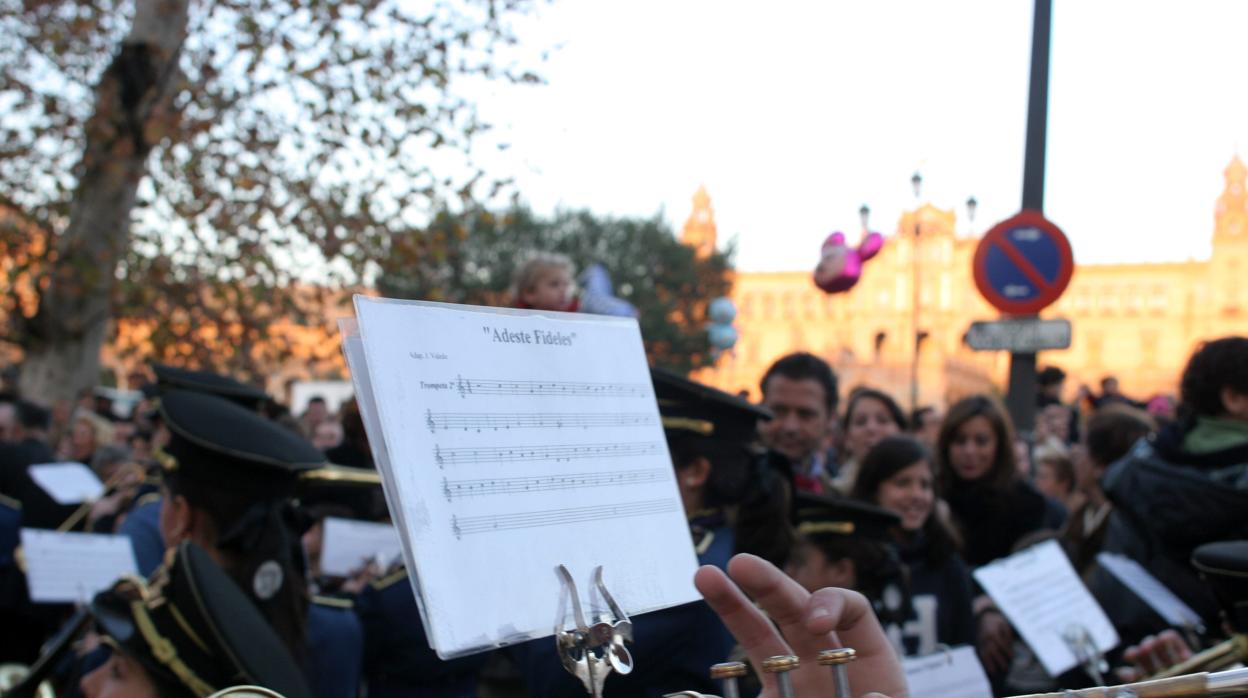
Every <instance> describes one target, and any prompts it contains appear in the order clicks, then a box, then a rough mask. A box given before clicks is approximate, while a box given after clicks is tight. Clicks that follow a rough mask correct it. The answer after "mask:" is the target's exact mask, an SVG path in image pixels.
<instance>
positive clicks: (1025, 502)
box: [936, 395, 1065, 567]
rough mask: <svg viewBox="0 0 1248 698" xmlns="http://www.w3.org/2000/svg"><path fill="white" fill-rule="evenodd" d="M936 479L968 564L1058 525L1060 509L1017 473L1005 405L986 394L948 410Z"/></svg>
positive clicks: (978, 562)
mask: <svg viewBox="0 0 1248 698" xmlns="http://www.w3.org/2000/svg"><path fill="white" fill-rule="evenodd" d="M936 444H937V451H936V459H937V463H938V465H939V467H938V473H939V474H938V476H937V481H938V484H939V487H940V491H941V494H942V495H943V496H944V497H945V499H946V500H947V501H948V502H949V509H950V512H951V513H952V515H953V522H954V524H955V527H956V530H957V531H958V532H959V533H960V534H961V536H962V539H963V541H964V545H965V547H964V548H963V551H962V554H963V557H965V558H966V562H967V564H969V565H971V566H972V567H979V566H980V565H986V564H988V563H989V562H992V561H993V560H996V559H998V558H1002V557H1005V556H1007V555H1009V554H1010V553H1011V552H1013V548H1014V544H1015V543H1017V542H1018V541H1019V539H1021V538H1022V537H1023V536H1025V535H1027V534H1029V533H1032V532H1034V531H1038V530H1040V529H1044V528H1052V529H1057V528H1059V527H1060V526H1061V523H1062V520H1063V519H1065V512H1064V511H1062V509H1061V508H1060V506H1059V505H1057V504H1056V503H1055V502H1050V501H1049V500H1047V499H1046V498H1045V496H1044V495H1042V494H1040V493H1039V492H1038V491H1037V490H1036V489H1035V488H1034V487H1032V486H1031V484H1029V483H1028V482H1026V481H1025V480H1023V479H1022V478H1020V477H1019V476H1018V469H1017V468H1016V467H1015V464H1014V448H1013V444H1014V429H1013V427H1012V425H1011V424H1010V421H1009V416H1007V415H1006V413H1005V410H1004V409H1003V408H1002V407H1001V406H1000V404H998V403H997V402H996V401H995V400H993V399H992V398H990V397H988V396H986V395H975V396H973V397H969V398H966V399H964V400H962V401H961V402H958V403H957V404H955V405H954V406H953V407H952V408H950V409H949V414H948V415H947V416H946V417H945V423H944V426H942V427H941V429H940V436H939V438H938V439H937V441H936Z"/></svg>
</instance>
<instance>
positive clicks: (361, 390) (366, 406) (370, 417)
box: [338, 318, 412, 569]
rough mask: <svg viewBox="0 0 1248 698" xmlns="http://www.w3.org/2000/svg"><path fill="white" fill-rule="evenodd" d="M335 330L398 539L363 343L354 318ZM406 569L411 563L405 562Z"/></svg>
mask: <svg viewBox="0 0 1248 698" xmlns="http://www.w3.org/2000/svg"><path fill="white" fill-rule="evenodd" d="M338 329H339V331H340V332H341V333H342V353H343V355H344V356H345V357H346V359H347V369H348V370H349V371H350V372H351V384H352V386H353V387H354V388H355V403H356V405H358V406H359V408H360V419H361V420H362V421H363V422H364V431H365V433H366V434H368V447H369V449H370V450H371V451H372V452H373V463H374V465H375V466H376V467H377V472H378V473H380V474H381V483H382V490H383V491H384V492H385V495H386V508H387V509H389V511H390V518H391V519H392V520H393V521H394V522H395V524H396V525H397V526H398V528H399V532H400V535H402V532H403V530H404V526H403V520H402V518H403V509H402V508H401V507H399V506H398V500H397V499H394V497H395V486H394V483H393V481H392V477H391V473H392V472H393V471H394V469H393V468H391V467H390V452H389V451H387V450H386V440H385V438H384V436H383V434H382V431H381V421H380V418H379V417H378V416H377V401H376V398H374V397H373V384H372V380H371V379H370V378H369V375H368V362H367V357H365V356H364V340H363V339H362V338H361V337H360V327H359V323H357V322H356V320H355V318H344V319H342V320H339V321H338ZM406 562H407V564H408V567H409V569H410V568H411V565H412V561H411V560H407V561H406Z"/></svg>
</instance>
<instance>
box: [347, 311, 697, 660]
mask: <svg viewBox="0 0 1248 698" xmlns="http://www.w3.org/2000/svg"><path fill="white" fill-rule="evenodd" d="M356 311H357V319H358V322H359V327H360V334H361V336H362V338H363V340H364V351H365V356H366V363H367V369H368V372H369V375H370V378H371V383H372V387H373V389H374V391H375V393H374V397H375V400H376V406H377V409H378V417H379V419H380V422H381V426H382V429H383V431H384V433H385V442H386V448H387V450H388V451H389V455H390V461H391V464H390V465H391V467H392V469H393V479H394V483H395V485H396V486H397V494H398V495H399V496H398V499H399V501H398V502H397V504H398V505H399V506H400V507H401V508H402V509H403V520H404V526H405V528H406V533H407V537H406V540H405V541H404V543H405V545H410V546H411V548H412V554H413V556H414V557H415V564H416V570H417V574H418V576H419V580H420V590H421V602H422V603H423V604H424V609H423V610H424V613H425V616H426V620H427V621H428V622H427V625H426V628H427V630H428V631H429V633H430V640H431V646H433V647H434V649H436V650H437V651H438V654H439V655H440V656H443V657H450V656H455V655H459V654H463V653H466V652H471V651H476V650H481V649H486V648H489V647H493V646H497V645H499V644H506V643H511V642H517V641H520V640H523V639H527V638H532V637H543V636H548V635H550V634H551V632H552V630H553V625H554V620H555V616H556V615H557V611H558V602H559V591H560V586H559V582H558V578H557V577H556V574H555V569H556V567H557V566H558V565H559V564H561V563H562V564H565V565H567V567H568V568H569V570H570V571H571V573H572V575H573V578H574V579H575V580H576V582H577V584H578V588H579V590H580V593H581V596H582V601H583V602H584V603H585V604H587V606H588V605H589V604H590V603H591V601H592V599H591V597H590V594H589V591H588V590H589V588H590V579H591V574H592V571H593V569H594V567H595V566H597V565H602V566H603V568H604V579H605V582H606V585H607V588H608V589H609V590H610V591H611V592H612V594H613V595H614V596H615V599H616V600H617V601H618V602H619V603H620V605H621V606H622V607H623V608H624V610H625V612H627V613H629V614H630V615H632V614H639V613H644V612H647V611H652V610H656V609H659V608H665V607H668V606H672V605H676V604H680V603H687V602H689V601H694V600H696V599H697V598H698V596H697V592H696V591H695V590H694V588H693V582H692V578H693V572H694V570H695V569H696V566H697V561H696V557H695V555H694V552H693V546H692V542H691V540H690V537H689V531H688V528H687V524H686V521H685V516H684V512H683V510H682V506H681V501H680V496H679V493H678V491H677V488H676V483H675V477H674V473H673V471H672V465H671V459H670V457H669V456H668V453H667V445H666V441H665V440H664V437H663V430H662V426H661V423H660V421H659V415H658V408H657V404H656V403H655V399H654V392H653V387H652V385H651V382H650V374H649V369H648V367H647V365H646V361H645V354H644V351H643V349H642V343H641V334H640V331H639V329H638V327H637V323H636V321H635V320H633V319H631V318H628V319H625V318H603V317H599V316H577V315H568V314H562V313H544V314H541V313H533V312H519V311H508V310H500V309H488V308H473V307H468V306H448V305H436V304H425V303H400V302H393V301H385V300H377V299H370V298H364V297H361V296H357V297H356Z"/></svg>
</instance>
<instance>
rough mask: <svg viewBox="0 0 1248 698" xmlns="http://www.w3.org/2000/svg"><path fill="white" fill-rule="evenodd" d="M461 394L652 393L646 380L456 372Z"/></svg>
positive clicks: (613, 394) (639, 394)
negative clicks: (477, 375)
mask: <svg viewBox="0 0 1248 698" xmlns="http://www.w3.org/2000/svg"><path fill="white" fill-rule="evenodd" d="M454 386H455V389H456V390H458V391H459V396H460V397H464V398H467V397H477V396H482V395H515V396H525V395H529V396H533V395H554V396H558V397H639V398H645V397H650V385H649V384H646V383H590V382H585V381H522V380H494V379H482V378H464V377H463V376H456V377H455V381H454Z"/></svg>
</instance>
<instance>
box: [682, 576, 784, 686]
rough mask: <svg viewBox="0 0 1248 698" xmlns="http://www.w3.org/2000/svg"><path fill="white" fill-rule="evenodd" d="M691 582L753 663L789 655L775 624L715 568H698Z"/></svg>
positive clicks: (759, 663)
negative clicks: (780, 655) (776, 656)
mask: <svg viewBox="0 0 1248 698" xmlns="http://www.w3.org/2000/svg"><path fill="white" fill-rule="evenodd" d="M693 584H694V586H696V587H697V588H698V592H699V593H701V594H702V597H703V598H704V599H706V602H707V604H709V605H710V607H711V609H712V610H713V611H715V613H716V614H717V615H718V616H719V617H720V619H721V620H723V621H724V625H725V626H727V628H728V632H730V633H732V636H733V637H735V638H736V639H737V642H738V643H740V645H741V648H742V649H743V650H745V652H746V654H747V655H749V657H750V661H752V662H755V663H756V666H761V662H762V660H764V659H766V658H767V657H771V656H775V655H778V654H789V647H788V645H786V644H785V642H784V640H783V639H782V638H781V637H780V634H779V633H778V632H777V631H776V629H775V626H773V625H772V624H771V622H770V621H768V620H767V617H766V616H764V615H763V613H762V611H760V610H758V609H757V608H755V607H754V604H753V603H751V602H750V600H749V598H747V597H746V596H745V594H744V593H743V592H742V591H741V590H740V589H738V588H737V585H736V584H733V583H732V581H731V580H730V579H728V577H727V576H726V575H725V574H724V573H723V572H721V571H720V570H719V569H718V568H715V567H711V566H710V565H707V566H704V567H702V568H701V569H699V570H698V572H697V574H695V575H694V577H693Z"/></svg>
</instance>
